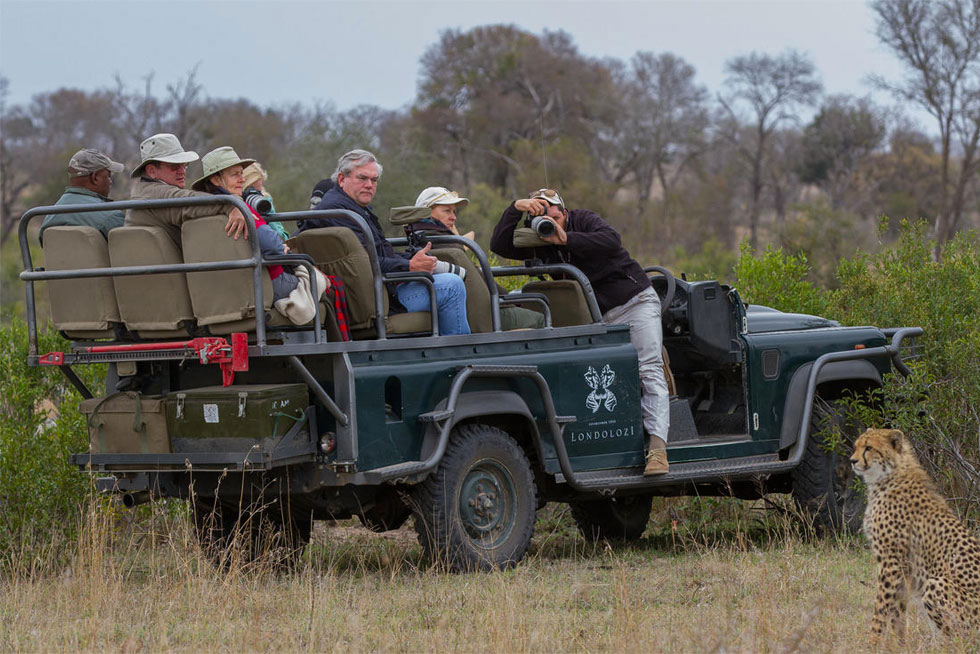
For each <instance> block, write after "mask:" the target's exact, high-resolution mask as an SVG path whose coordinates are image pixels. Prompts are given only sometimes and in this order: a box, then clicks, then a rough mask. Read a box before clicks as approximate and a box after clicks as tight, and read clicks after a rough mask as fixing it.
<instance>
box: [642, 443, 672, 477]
mask: <svg viewBox="0 0 980 654" xmlns="http://www.w3.org/2000/svg"><path fill="white" fill-rule="evenodd" d="M669 469H670V466H669V465H667V450H650V452H649V453H648V454H647V465H646V467H645V468H644V469H643V476H644V477H652V476H653V475H662V474H664V473H666V472H667V471H668V470H669Z"/></svg>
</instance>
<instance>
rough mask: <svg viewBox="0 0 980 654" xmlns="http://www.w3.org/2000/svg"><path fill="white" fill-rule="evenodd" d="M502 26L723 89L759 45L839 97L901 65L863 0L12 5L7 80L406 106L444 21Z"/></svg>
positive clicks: (44, 87)
mask: <svg viewBox="0 0 980 654" xmlns="http://www.w3.org/2000/svg"><path fill="white" fill-rule="evenodd" d="M493 23H511V24H514V25H517V26H519V27H521V28H523V29H526V30H529V31H531V32H535V33H540V32H541V31H542V30H543V29H546V28H547V29H562V30H565V31H566V32H568V33H569V34H571V36H572V37H573V39H574V42H575V43H576V44H577V45H578V47H579V49H580V51H581V52H582V53H584V54H586V55H589V56H595V57H614V58H619V59H628V58H629V57H630V56H632V55H633V54H634V53H635V52H637V51H638V50H650V51H653V52H656V53H660V52H672V53H674V54H676V55H679V56H680V57H682V58H684V59H685V60H687V61H688V62H689V63H691V64H692V65H693V66H694V67H695V69H696V70H697V79H698V81H699V82H700V83H702V84H704V85H706V86H707V87H708V89H709V90H710V91H712V92H717V91H718V90H719V89H720V87H721V83H722V81H723V79H724V73H723V66H724V62H725V61H726V60H727V59H729V58H730V57H732V56H735V55H739V54H745V53H748V52H751V51H759V52H765V53H771V54H777V53H780V52H782V51H784V50H786V49H787V48H795V49H797V50H799V51H802V52H804V53H806V54H808V55H809V56H810V57H811V58H812V60H813V61H814V63H815V64H816V66H817V69H818V71H819V72H820V75H821V77H822V80H823V82H824V86H825V91H826V92H827V93H851V94H857V95H865V94H868V93H869V88H868V87H867V85H866V84H865V83H864V79H865V78H866V76H867V75H868V74H870V73H875V72H876V73H880V74H883V75H885V76H888V77H891V78H896V77H898V76H899V75H900V73H901V68H900V66H899V63H898V62H897V61H896V60H895V58H894V57H893V56H892V55H891V54H890V53H889V52H888V51H886V50H885V49H884V48H883V47H882V46H881V45H879V44H878V41H877V39H876V38H875V36H874V18H873V16H872V13H871V10H870V9H869V8H868V6H867V4H866V3H865V2H858V1H857V0H820V1H810V0H781V1H760V0H755V1H746V0H714V1H707V0H688V1H685V2H668V1H664V0H647V1H644V2H639V1H637V2H618V1H608V2H604V1H602V0H591V1H589V2H579V1H575V0H571V1H570V0H565V1H563V2H534V1H523V2H503V1H488V0H456V1H455V2H418V1H408V0H404V1H389V2H380V1H374V0H362V1H356V0H345V1H343V2H295V1H292V0H289V1H287V0H281V1H277V0H265V1H264V2H241V1H236V0H226V1H220V2H214V1H212V2H173V1H158V2H148V1H146V0H128V1H126V2H116V1H112V2H109V1H99V0H73V1H71V2H46V1H43V0H42V1H34V0H32V1H29V2H25V1H22V0H0V75H3V76H5V77H6V78H7V79H8V80H9V82H10V88H9V91H10V95H9V98H8V101H9V102H11V103H22V102H26V101H28V100H29V99H30V98H31V96H33V95H34V94H36V93H41V92H45V91H52V90H55V89H57V88H60V87H65V86H67V87H77V88H82V89H86V90H92V89H96V88H103V87H111V86H113V85H114V81H113V80H114V76H115V75H116V74H118V75H119V76H120V77H121V78H122V79H123V80H124V81H125V82H126V83H127V84H128V85H129V86H131V87H139V86H141V84H142V82H141V79H142V78H143V77H144V76H146V75H147V74H149V73H153V75H154V88H155V90H156V92H157V93H158V94H161V95H162V94H163V92H164V89H165V86H166V85H167V84H169V83H173V82H176V81H179V80H181V79H182V78H184V77H185V76H186V74H187V72H188V71H190V70H191V69H192V68H194V66H196V65H197V66H199V67H198V78H197V79H198V81H199V82H200V83H201V84H202V85H203V87H204V90H205V93H206V94H207V95H208V96H210V97H217V98H234V97H246V98H248V99H250V100H251V101H253V102H254V103H256V104H258V105H261V106H270V105H272V106H275V105H278V104H284V103H294V102H300V103H303V104H312V103H314V102H322V101H326V102H332V103H334V104H335V105H336V106H337V107H338V108H340V109H346V108H349V107H352V106H355V105H358V104H373V105H378V106H381V107H384V108H389V109H397V108H400V107H404V106H406V105H408V104H410V103H411V102H412V101H413V99H414V98H415V91H416V80H417V78H418V73H419V60H420V57H421V56H422V54H423V52H425V50H426V48H427V47H429V46H431V45H432V44H434V43H436V41H437V40H438V37H439V33H440V32H441V31H442V30H445V29H464V30H465V29H468V28H471V27H474V26H477V25H485V24H493ZM875 97H876V99H878V100H879V101H881V102H886V103H890V102H891V101H890V99H888V98H886V97H884V96H881V95H877V96H875Z"/></svg>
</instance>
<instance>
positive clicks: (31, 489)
mask: <svg viewBox="0 0 980 654" xmlns="http://www.w3.org/2000/svg"><path fill="white" fill-rule="evenodd" d="M66 345H67V342H66V341H65V340H64V339H62V338H61V337H60V336H58V335H57V334H56V333H53V332H42V333H41V334H40V336H39V351H40V352H42V353H46V352H50V351H54V350H64V349H66ZM76 372H77V373H78V374H79V375H80V376H81V377H82V378H83V379H84V381H85V383H86V385H87V386H88V387H89V388H90V389H93V390H97V391H99V392H101V389H102V383H103V382H102V379H104V376H105V370H104V366H82V367H80V369H77V370H76ZM80 399H81V396H80V395H79V394H78V392H77V391H76V390H75V389H74V387H72V386H71V384H69V383H68V382H67V380H66V379H65V378H64V376H63V375H62V374H61V371H60V370H58V369H57V368H55V367H50V366H42V367H36V368H31V367H28V366H27V326H26V324H25V323H24V322H23V321H21V320H20V319H17V318H12V319H9V320H8V321H7V322H6V324H5V325H4V326H2V327H0V506H2V507H3V510H2V511H0V567H3V565H4V563H7V562H8V557H9V556H10V554H11V553H12V552H14V551H26V550H30V549H33V547H32V546H33V545H35V544H36V545H37V546H38V548H47V547H48V545H49V544H50V543H51V542H53V541H57V542H70V541H71V539H72V538H73V537H74V535H75V534H74V531H75V529H77V526H78V520H77V518H78V516H79V515H80V509H81V507H82V505H83V504H84V503H85V502H86V501H87V499H88V497H89V479H88V477H87V476H86V475H84V474H82V473H81V472H79V471H78V469H76V468H74V467H72V466H70V465H69V464H68V455H69V454H71V453H74V452H83V451H87V449H88V437H87V431H86V427H85V421H84V418H83V417H82V416H81V415H80V414H79V413H78V411H77V409H76V406H77V403H78V401H79V400H80ZM45 401H47V402H50V403H51V404H50V405H46V404H45ZM52 405H53V406H54V407H56V408H57V409H59V411H58V412H57V416H53V415H49V414H48V413H47V412H46V411H45V407H46V406H52Z"/></svg>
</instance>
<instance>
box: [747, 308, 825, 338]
mask: <svg viewBox="0 0 980 654" xmlns="http://www.w3.org/2000/svg"><path fill="white" fill-rule="evenodd" d="M745 317H746V319H747V321H748V327H749V333H750V334H758V333H762V332H782V331H789V330H798V329H816V328H818V327H840V323H839V322H837V321H836V320H830V319H829V318H821V317H820V316H811V315H807V314H805V313H783V312H782V311H778V310H776V309H773V308H771V307H765V306H762V305H759V304H750V305H749V306H747V307H746V308H745Z"/></svg>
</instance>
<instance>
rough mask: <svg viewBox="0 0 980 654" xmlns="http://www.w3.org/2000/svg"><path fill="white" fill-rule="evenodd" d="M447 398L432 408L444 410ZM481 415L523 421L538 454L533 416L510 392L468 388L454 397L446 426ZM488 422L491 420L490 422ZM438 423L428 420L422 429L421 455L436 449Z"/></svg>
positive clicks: (522, 400)
mask: <svg viewBox="0 0 980 654" xmlns="http://www.w3.org/2000/svg"><path fill="white" fill-rule="evenodd" d="M446 402H447V400H446V399H445V398H443V399H442V400H440V401H439V403H438V404H436V406H435V409H434V411H443V410H445V409H446ZM481 416H492V417H494V418H499V417H502V416H517V417H519V418H520V419H523V420H525V421H526V422H527V424H528V428H529V429H531V430H532V434H533V435H534V438H533V441H534V447H535V449H536V450H537V451H538V454H539V455H540V454H541V452H540V439H539V438H537V431H538V430H537V425H536V424H535V421H534V415H533V414H532V413H531V410H530V409H529V408H528V406H527V403H526V402H525V401H524V399H523V398H522V397H521V396H520V395H518V394H517V393H515V392H514V391H472V392H463V393H460V394H459V397H458V398H457V400H456V410H455V412H454V413H453V416H452V418H450V424H449V428H450V429H452V427H453V426H455V425H456V424H457V423H460V422H463V421H464V420H466V419H468V418H475V417H481ZM490 422H491V423H493V422H495V421H490ZM439 431H440V425H439V424H437V423H430V424H429V425H428V426H427V427H426V430H425V435H424V436H423V440H422V458H423V459H425V458H426V457H428V456H429V455H430V454H431V453H432V452H433V451H434V450H435V448H436V445H437V444H438V442H439Z"/></svg>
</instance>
